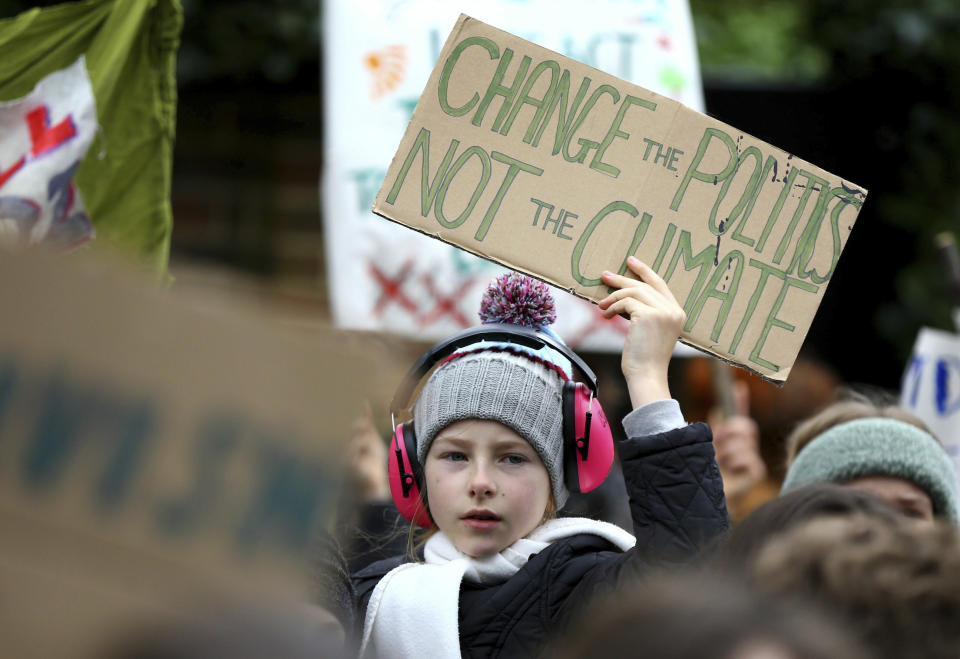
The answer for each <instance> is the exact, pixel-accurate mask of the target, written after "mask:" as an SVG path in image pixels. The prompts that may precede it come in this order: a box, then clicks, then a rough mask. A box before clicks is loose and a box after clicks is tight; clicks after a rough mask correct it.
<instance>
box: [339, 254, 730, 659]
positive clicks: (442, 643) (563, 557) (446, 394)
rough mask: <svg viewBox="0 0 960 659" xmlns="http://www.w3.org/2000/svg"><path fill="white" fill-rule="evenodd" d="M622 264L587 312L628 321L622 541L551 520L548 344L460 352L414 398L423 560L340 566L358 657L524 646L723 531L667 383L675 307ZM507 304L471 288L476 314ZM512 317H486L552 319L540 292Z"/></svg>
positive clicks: (558, 482)
mask: <svg viewBox="0 0 960 659" xmlns="http://www.w3.org/2000/svg"><path fill="white" fill-rule="evenodd" d="M628 266H629V268H630V270H631V271H632V272H633V273H634V274H636V275H637V276H638V277H639V280H637V279H632V278H628V277H624V276H620V275H616V274H614V273H610V272H605V273H604V274H603V281H604V283H605V284H607V285H608V286H609V287H611V288H612V289H614V290H613V292H612V293H611V294H610V295H609V296H608V297H607V298H605V299H604V300H603V301H601V302H600V304H599V306H600V309H601V310H602V311H603V314H604V315H605V316H606V317H608V318H610V317H613V316H614V315H617V314H626V315H629V318H630V326H629V331H628V334H627V338H626V341H625V343H624V348H623V357H622V370H623V374H624V377H625V379H626V383H627V389H628V391H629V394H630V400H631V403H632V405H633V408H634V409H633V411H632V412H631V413H630V414H628V415H627V416H626V417H625V418H624V420H623V426H624V430H625V431H626V436H627V439H626V440H625V441H623V442H621V443H620V444H619V446H618V452H619V455H620V459H621V462H622V465H623V471H624V477H625V481H626V485H627V489H628V494H629V496H630V507H631V514H632V517H633V523H634V533H635V534H636V538H634V536H631V535H630V534H628V533H626V532H625V531H623V530H622V529H619V528H618V527H616V526H613V525H611V524H606V523H603V522H598V521H594V520H589V519H581V518H556V516H555V513H556V511H557V510H559V509H560V508H562V507H563V505H564V503H565V502H566V499H567V496H568V494H569V491H568V489H567V487H566V482H567V476H569V475H565V474H564V464H565V461H564V456H563V441H564V440H563V432H564V430H563V427H562V426H563V421H564V419H563V416H564V412H563V410H562V405H563V402H562V401H563V387H564V383H565V382H566V381H569V380H570V379H571V377H572V372H571V371H572V369H571V368H570V364H569V362H568V360H567V359H566V358H565V357H564V356H563V355H560V354H559V353H558V352H557V351H555V350H552V349H551V348H550V347H549V346H544V348H542V349H541V350H538V351H533V350H531V349H526V348H519V347H517V346H515V345H513V344H505V343H498V342H490V341H484V342H480V343H475V344H472V345H468V346H465V347H463V348H461V349H460V350H458V351H457V352H455V353H453V354H452V355H450V356H449V357H448V358H446V359H445V360H444V361H442V362H441V363H440V365H439V366H438V367H437V368H436V369H435V370H434V371H433V373H432V374H431V375H430V377H429V378H428V379H427V381H426V383H425V384H424V385H423V387H422V389H421V391H420V392H419V395H418V396H417V398H416V401H415V403H414V405H413V417H414V428H415V441H416V453H417V457H418V458H419V460H420V464H422V465H423V467H422V472H423V473H422V475H421V476H422V477H421V479H420V482H421V483H422V490H423V491H421V492H420V494H421V497H422V498H423V499H424V500H423V501H422V504H423V506H424V507H425V510H426V511H427V513H428V514H429V517H430V519H431V520H432V522H433V523H434V524H435V525H436V528H437V532H436V533H435V534H434V535H432V536H431V537H430V539H429V540H428V541H427V542H426V545H425V546H424V548H423V561H422V562H416V561H411V560H410V559H409V558H408V557H402V556H401V557H396V558H394V559H388V560H385V561H379V562H377V563H374V564H372V565H370V566H368V567H366V568H365V569H363V570H361V571H359V572H357V573H356V574H355V575H354V582H355V584H356V586H357V594H358V596H359V600H360V608H361V610H360V616H361V619H363V620H364V625H363V638H362V646H361V654H362V655H363V656H366V657H414V656H415V657H417V658H418V659H422V658H425V657H457V656H465V657H477V656H484V657H486V656H489V657H500V656H505V657H506V656H510V657H513V656H534V655H536V654H538V653H539V652H540V651H541V650H542V649H543V647H544V644H545V641H546V640H547V639H548V635H549V634H550V633H551V632H552V631H553V630H554V629H556V628H558V626H560V625H565V624H576V621H577V615H576V614H577V607H578V606H579V605H581V604H583V602H584V601H585V600H587V599H588V598H589V597H590V596H592V595H594V594H595V593H597V592H598V591H600V590H602V589H609V588H613V587H616V586H617V585H619V584H622V583H625V582H627V581H628V580H629V578H630V577H631V576H632V575H634V574H636V573H637V572H639V571H642V570H643V569H644V568H645V567H647V566H650V565H651V564H652V563H654V562H661V563H662V562H664V561H677V560H682V559H683V558H685V557H688V556H690V555H692V554H693V553H694V552H696V551H697V550H698V549H699V548H700V547H702V546H704V545H705V544H706V543H707V542H708V541H709V540H710V539H711V538H713V537H714V536H716V535H717V534H719V533H720V532H722V531H723V530H725V529H726V528H727V527H728V524H729V522H728V518H727V512H726V506H725V503H724V498H723V486H722V483H721V481H720V474H719V471H718V469H717V465H716V462H715V460H714V456H713V445H712V443H711V434H710V430H709V428H708V427H707V426H706V425H704V424H695V425H689V426H688V425H686V424H685V423H684V421H683V417H682V416H681V414H680V409H679V406H678V405H677V403H676V401H674V400H672V399H671V397H670V392H669V389H668V386H667V365H668V363H669V361H670V356H671V354H672V351H673V346H674V343H675V342H676V339H677V337H678V336H679V334H680V328H681V326H682V324H683V321H684V313H683V310H682V309H681V307H680V305H679V304H677V301H676V300H675V299H674V297H673V295H672V294H671V293H670V290H669V289H668V288H667V286H666V284H665V283H664V281H663V280H662V279H661V278H660V277H659V276H658V275H657V274H656V273H655V272H654V271H653V270H652V269H650V268H649V267H648V266H646V265H645V264H643V263H641V262H640V261H638V260H637V259H635V258H632V257H631V259H630V260H629V261H628ZM516 277H517V276H516V275H511V276H510V277H508V278H507V279H506V280H504V279H501V280H499V285H500V286H504V285H508V281H512V282H513V283H514V284H516V279H515V278H516ZM511 278H514V279H512V280H511ZM523 286H525V287H537V286H542V285H541V284H538V283H537V282H533V281H532V280H526V281H525V283H524V284H523ZM543 288H544V289H545V287H543ZM489 293H490V292H489V291H488V295H489ZM508 298H510V296H509V295H508V296H506V297H504V296H502V295H501V296H500V297H499V298H498V297H496V295H494V298H490V297H487V298H485V301H484V306H485V307H486V308H487V309H486V311H487V314H486V319H487V320H490V319H491V318H490V315H491V314H490V311H491V309H490V308H491V307H501V306H506V307H509V306H510V299H508ZM505 300H506V302H505ZM538 304H540V303H539V302H538ZM521 306H522V305H521ZM528 306H529V305H528ZM548 307H549V308H548ZM483 311H484V309H483V307H482V312H483ZM514 311H515V310H514V309H505V310H500V311H497V310H496V309H494V312H496V313H494V314H493V318H492V320H495V321H500V322H503V321H513V322H516V321H520V322H522V323H526V324H532V325H534V326H535V327H536V329H538V330H541V331H545V332H549V329H548V328H546V325H547V324H548V323H549V322H551V321H552V320H553V318H555V314H553V313H552V299H551V300H549V305H546V306H545V305H544V304H540V306H539V307H538V308H537V309H536V310H535V312H534V313H532V314H529V313H528V314H523V313H521V314H519V317H517V315H516V314H514V313H513V312H514ZM481 315H482V316H483V315H484V314H483V313H482V314H481ZM531 319H532V320H531ZM568 459H569V456H568ZM574 464H575V463H574Z"/></svg>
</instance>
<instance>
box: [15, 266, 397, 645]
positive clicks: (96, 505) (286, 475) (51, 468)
mask: <svg viewBox="0 0 960 659" xmlns="http://www.w3.org/2000/svg"><path fill="white" fill-rule="evenodd" d="M39 256H40V255H37V254H31V255H30V256H29V258H27V257H13V256H11V255H9V254H3V256H2V258H0V308H3V310H4V322H3V324H2V325H0V520H2V524H0V525H2V527H3V528H2V529H0V590H2V591H3V593H4V598H3V601H2V602H0V637H2V638H4V639H10V638H14V637H16V638H20V639H23V640H24V642H25V643H28V642H29V639H30V631H29V630H27V631H25V629H26V627H25V625H26V624H27V623H26V622H24V621H25V620H26V621H34V632H38V630H40V629H41V628H42V627H46V628H49V627H50V619H51V618H50V615H51V612H60V613H61V614H62V615H63V616H64V617H65V621H64V622H63V624H62V625H60V626H59V627H58V628H59V629H61V631H62V630H64V629H73V628H76V631H77V632H78V633H80V632H81V631H83V630H89V628H90V626H89V625H88V624H74V622H72V621H73V620H75V619H96V620H97V621H99V622H98V625H99V624H103V625H107V624H108V623H109V620H105V619H102V618H101V617H100V616H101V613H96V612H97V611H100V610H101V609H102V610H103V615H106V612H108V611H110V612H113V613H114V614H119V613H123V611H124V610H125V609H130V608H131V607H133V608H135V609H136V610H138V611H140V610H147V611H149V610H150V609H151V607H153V608H156V607H158V606H166V607H167V608H168V609H170V608H173V609H175V608H176V607H177V606H178V603H182V602H185V601H186V600H185V594H186V593H189V592H196V591H200V592H202V591H203V590H204V589H205V588H207V587H210V588H220V587H225V586H229V587H231V588H237V587H245V588H248V589H253V588H257V587H259V586H263V587H268V588H270V589H276V590H277V591H284V592H291V593H293V592H296V593H299V594H301V595H302V594H303V593H304V592H306V590H307V588H308V586H309V574H310V572H309V568H310V559H311V556H310V552H311V549H312V542H311V541H312V539H313V535H312V534H313V533H314V532H315V531H316V529H317V527H318V526H319V525H321V524H322V523H323V522H324V520H325V515H326V514H327V513H328V512H329V509H330V508H331V505H332V504H333V503H334V501H335V499H336V495H337V487H338V484H339V478H338V474H339V473H340V472H339V452H340V451H339V447H340V446H342V445H343V443H344V442H345V441H346V439H347V437H348V436H349V432H350V428H351V425H352V423H353V421H354V416H353V415H354V414H355V413H359V410H360V406H361V403H362V400H363V395H364V394H365V393H367V391H366V387H367V385H370V384H372V382H373V380H372V368H368V367H367V366H365V365H366V364H368V363H369V361H368V359H369V357H361V356H360V355H359V354H358V353H359V352H361V350H359V348H362V345H361V344H360V343H357V342H355V348H348V347H345V346H344V342H343V341H341V340H340V337H339V334H336V333H333V332H315V333H314V335H313V336H312V337H311V339H310V340H309V341H306V340H298V339H300V337H295V336H293V335H289V334H288V333H286V332H281V331H280V330H279V329H277V328H276V327H273V326H271V325H270V324H268V323H267V322H265V321H263V320H262V319H259V318H257V317H255V316H253V315H252V314H251V313H249V311H247V310H246V308H245V307H238V308H237V309H236V310H233V311H232V312H231V311H229V310H227V309H226V308H225V305H223V304H221V305H220V306H219V307H218V308H217V309H216V311H210V310H207V309H203V308H200V307H199V305H197V304H196V303H195V302H194V304H193V305H190V304H186V303H184V302H182V301H180V300H177V299H175V298H174V297H173V296H172V295H170V294H168V293H164V292H162V291H160V290H157V289H156V288H155V287H154V286H153V285H151V284H148V283H146V281H141V280H140V279H139V278H138V277H134V276H132V275H130V274H129V273H128V272H126V271H125V270H119V269H116V268H112V267H110V268H108V267H103V266H101V265H99V264H94V263H92V262H88V261H87V262H78V261H77V260H76V259H73V258H70V259H66V260H56V261H54V260H50V259H47V258H39ZM377 368H378V371H380V372H382V370H381V369H384V368H387V369H389V367H388V365H386V364H384V363H378V364H377ZM30 575H33V577H31V576H30ZM34 577H35V578H34ZM31 584H32V586H31ZM75 586H76V588H74V587H75ZM34 588H35V589H36V590H35V591H34V590H33V589H34ZM58 589H64V592H63V593H61V594H60V595H56V596H55V595H54V593H55V592H56V591H57V590H58ZM71 589H73V590H71ZM21 590H22V591H23V592H21ZM67 590H70V592H73V593H80V592H86V591H89V590H93V591H97V592H99V593H100V594H101V595H100V597H99V598H97V602H92V601H90V603H89V604H88V606H87V608H85V609H84V610H77V609H70V606H71V605H69V604H68V603H69V602H72V601H74V600H76V601H89V600H90V598H88V597H79V596H77V597H72V596H70V595H69V594H68V593H67V592H66V591H67ZM38 593H47V594H49V595H50V598H45V597H43V596H41V595H39V594H38ZM21 595H22V597H21ZM27 603H30V606H32V607H33V608H32V609H28V610H25V609H24V607H25V606H27ZM141 605H142V606H141ZM10 607H13V608H16V609H17V611H18V613H17V615H8V613H9V611H8V610H7V609H9V608H10ZM66 618H69V619H70V621H71V622H68V621H67V620H66ZM90 624H93V622H91V623H90ZM14 627H16V629H14ZM84 633H86V632H84ZM67 637H68V638H67V641H68V640H69V634H67ZM67 641H64V643H67ZM45 642H46V643H48V644H49V643H53V642H54V641H53V640H52V639H47V640H46V641H45ZM51 654H52V655H55V654H56V653H55V652H53V651H52V650H51ZM31 655H32V656H36V655H35V654H33V653H31ZM66 655H70V656H78V655H77V654H76V653H74V652H68V653H66ZM58 656H65V654H60V655H58Z"/></svg>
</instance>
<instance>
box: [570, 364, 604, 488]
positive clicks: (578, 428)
mask: <svg viewBox="0 0 960 659" xmlns="http://www.w3.org/2000/svg"><path fill="white" fill-rule="evenodd" d="M563 424H564V428H563V475H564V479H565V481H566V486H567V489H568V490H570V491H571V492H590V491H591V490H595V489H596V488H598V487H600V485H601V484H602V483H603V481H604V480H605V479H606V478H607V474H609V473H610V467H611V466H612V465H613V453H614V451H613V433H612V431H611V430H610V424H609V423H607V417H606V415H605V414H604V413H603V408H602V407H601V406H600V401H599V400H598V399H597V398H595V397H594V391H593V390H591V389H590V388H589V387H588V386H587V385H585V384H584V383H582V382H567V383H565V384H564V387H563Z"/></svg>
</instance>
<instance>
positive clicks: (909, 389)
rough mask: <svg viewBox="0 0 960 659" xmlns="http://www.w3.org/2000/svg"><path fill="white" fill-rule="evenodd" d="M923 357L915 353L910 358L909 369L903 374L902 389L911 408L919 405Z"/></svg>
mask: <svg viewBox="0 0 960 659" xmlns="http://www.w3.org/2000/svg"><path fill="white" fill-rule="evenodd" d="M923 361H924V359H923V357H922V356H921V355H914V356H913V357H911V358H910V363H909V364H908V365H907V370H906V372H905V373H904V374H903V382H901V383H900V390H901V391H902V392H903V394H904V398H905V399H906V400H909V401H910V403H909V406H910V407H911V408H914V409H915V408H916V407H917V394H919V393H920V376H921V375H923Z"/></svg>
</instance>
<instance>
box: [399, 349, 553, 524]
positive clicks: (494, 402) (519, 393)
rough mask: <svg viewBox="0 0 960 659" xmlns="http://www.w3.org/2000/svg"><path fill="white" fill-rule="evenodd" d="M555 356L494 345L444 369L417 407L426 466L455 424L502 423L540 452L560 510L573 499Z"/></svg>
mask: <svg viewBox="0 0 960 659" xmlns="http://www.w3.org/2000/svg"><path fill="white" fill-rule="evenodd" d="M471 348H475V347H474V346H471ZM545 350H549V349H545ZM550 353H552V355H548V354H546V353H545V352H541V356H539V357H538V356H534V355H533V354H529V353H526V354H525V353H524V352H520V351H512V350H507V349H505V348H502V347H500V344H493V343H489V342H488V343H486V344H484V345H483V347H482V348H481V349H480V350H476V349H473V350H471V351H470V352H468V353H466V354H463V356H459V355H458V356H456V358H454V359H452V360H450V361H448V362H447V363H445V364H444V365H442V366H441V367H440V368H438V369H437V370H436V371H435V372H434V373H433V375H432V376H431V377H430V379H429V380H428V381H427V384H426V385H424V387H423V389H422V390H421V392H420V396H419V397H418V398H417V402H416V405H415V406H414V408H413V418H414V427H416V429H417V457H418V458H419V459H420V463H421V464H423V463H424V462H425V461H426V457H427V451H428V449H429V448H430V443H431V442H432V441H433V439H434V437H436V435H437V433H438V432H439V431H440V430H442V429H443V428H446V427H447V426H449V425H450V424H452V423H455V422H457V421H463V420H465V419H487V420H491V421H499V422H500V423H502V424H503V425H505V426H507V427H508V428H511V429H512V430H514V431H515V432H517V434H519V435H521V436H522V437H523V438H524V439H526V440H527V441H528V442H530V444H531V445H532V446H533V448H534V449H535V450H536V451H537V455H539V456H540V459H541V460H542V461H543V465H544V466H545V467H546V468H547V473H548V474H549V476H550V486H551V490H552V492H553V501H554V506H555V508H556V509H559V508H561V507H563V504H565V503H566V501H567V498H568V497H569V496H570V492H569V491H568V490H567V487H566V485H564V477H563V433H562V421H563V413H562V409H561V408H562V404H563V397H562V394H563V380H562V379H561V376H560V374H559V372H558V371H560V370H561V369H560V367H559V366H557V365H556V364H555V363H553V362H548V361H546V360H545V357H551V356H553V355H556V353H555V352H554V351H552V350H550ZM557 356H558V357H559V355H557Z"/></svg>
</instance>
